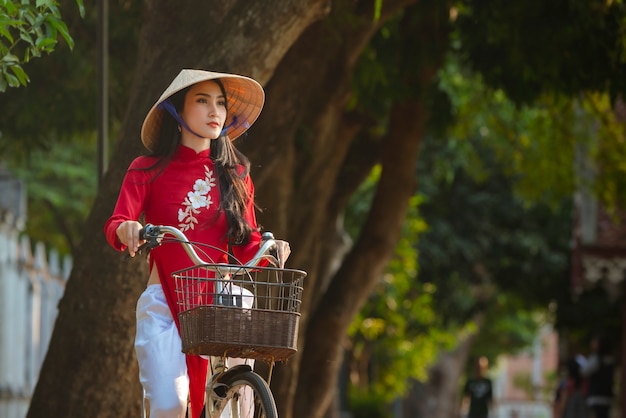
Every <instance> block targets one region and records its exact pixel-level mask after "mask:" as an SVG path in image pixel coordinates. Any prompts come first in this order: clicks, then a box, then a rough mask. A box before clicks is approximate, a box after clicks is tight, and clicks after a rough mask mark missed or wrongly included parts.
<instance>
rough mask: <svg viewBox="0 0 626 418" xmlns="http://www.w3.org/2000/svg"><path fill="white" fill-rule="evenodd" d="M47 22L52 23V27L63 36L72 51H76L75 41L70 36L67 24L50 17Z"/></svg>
mask: <svg viewBox="0 0 626 418" xmlns="http://www.w3.org/2000/svg"><path fill="white" fill-rule="evenodd" d="M46 21H47V22H48V23H50V25H52V27H53V28H54V29H56V30H57V31H58V32H59V33H60V34H61V36H62V37H63V39H65V42H67V45H68V46H69V47H70V49H74V40H73V39H72V37H71V36H70V32H69V31H68V30H67V26H66V25H65V23H63V21H61V20H60V19H57V18H56V17H54V16H48V17H47V18H46Z"/></svg>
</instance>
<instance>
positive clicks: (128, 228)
mask: <svg viewBox="0 0 626 418" xmlns="http://www.w3.org/2000/svg"><path fill="white" fill-rule="evenodd" d="M142 228H143V225H141V224H140V223H139V222H137V221H124V222H122V223H121V224H120V226H118V227H117V230H116V231H115V232H116V234H117V238H119V240H120V242H121V243H122V244H124V245H126V246H127V247H128V254H129V255H130V256H131V257H134V256H135V254H136V253H137V250H138V249H139V246H140V245H141V244H143V243H144V242H145V240H142V239H139V231H140V230H141V229H142Z"/></svg>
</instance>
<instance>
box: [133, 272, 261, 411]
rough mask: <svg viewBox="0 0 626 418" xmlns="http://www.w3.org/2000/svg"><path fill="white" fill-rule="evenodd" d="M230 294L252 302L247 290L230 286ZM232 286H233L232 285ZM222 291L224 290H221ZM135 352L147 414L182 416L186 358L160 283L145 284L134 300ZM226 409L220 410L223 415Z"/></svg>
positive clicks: (234, 362) (247, 303) (186, 392)
mask: <svg viewBox="0 0 626 418" xmlns="http://www.w3.org/2000/svg"><path fill="white" fill-rule="evenodd" d="M232 287H233V289H232V290H231V292H232V293H231V292H227V293H230V294H243V305H244V307H248V308H250V307H251V306H252V301H253V297H252V294H251V293H250V292H248V291H247V290H245V289H241V288H239V287H237V286H232ZM234 288H236V289H234ZM225 293H226V292H225ZM136 315H137V331H136V334H135V353H136V355H137V361H138V363H139V380H140V382H141V385H142V386H143V389H144V396H145V397H146V399H148V400H149V401H150V418H185V413H186V411H187V398H188V395H189V376H188V375H187V362H186V360H185V354H183V352H182V342H181V340H180V334H179V333H178V328H177V327H176V323H175V322H174V318H173V317H172V313H171V311H170V308H169V305H168V304H167V300H166V299H165V294H164V293H163V288H162V287H161V285H160V284H153V285H149V286H148V287H147V288H146V290H144V292H143V293H142V294H141V296H140V297H139V300H138V301H137V314H136ZM244 363H247V364H250V365H251V366H252V367H254V361H251V360H248V361H246V360H245V359H238V358H237V359H234V358H229V359H227V365H228V366H229V367H232V366H234V365H237V364H244ZM229 416H230V411H224V413H223V414H222V417H223V418H226V417H229Z"/></svg>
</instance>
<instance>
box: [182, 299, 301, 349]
mask: <svg viewBox="0 0 626 418" xmlns="http://www.w3.org/2000/svg"><path fill="white" fill-rule="evenodd" d="M178 318H179V320H180V328H181V335H182V340H183V352H185V353H187V354H204V355H211V356H221V355H226V356H228V357H244V358H253V359H258V360H272V359H273V360H275V361H283V360H286V359H288V358H289V357H291V355H293V354H294V353H295V352H296V351H297V350H298V324H299V321H300V314H299V313H294V312H280V311H266V310H257V309H244V308H237V307H228V306H219V305H210V306H199V307H197V308H194V309H191V310H188V311H184V312H181V313H180V314H179V315H178Z"/></svg>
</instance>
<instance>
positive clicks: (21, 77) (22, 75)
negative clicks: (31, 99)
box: [11, 65, 30, 86]
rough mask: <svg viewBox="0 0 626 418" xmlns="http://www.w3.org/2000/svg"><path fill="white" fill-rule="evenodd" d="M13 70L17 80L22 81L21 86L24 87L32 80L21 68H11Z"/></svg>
mask: <svg viewBox="0 0 626 418" xmlns="http://www.w3.org/2000/svg"><path fill="white" fill-rule="evenodd" d="M11 70H12V71H13V73H14V74H15V76H16V77H17V79H18V80H19V81H20V84H22V85H23V86H25V85H26V84H28V82H29V81H30V79H29V78H28V75H26V72H24V70H23V69H22V67H21V66H19V65H13V66H11Z"/></svg>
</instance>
